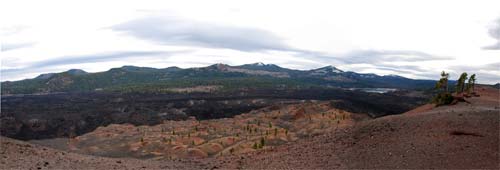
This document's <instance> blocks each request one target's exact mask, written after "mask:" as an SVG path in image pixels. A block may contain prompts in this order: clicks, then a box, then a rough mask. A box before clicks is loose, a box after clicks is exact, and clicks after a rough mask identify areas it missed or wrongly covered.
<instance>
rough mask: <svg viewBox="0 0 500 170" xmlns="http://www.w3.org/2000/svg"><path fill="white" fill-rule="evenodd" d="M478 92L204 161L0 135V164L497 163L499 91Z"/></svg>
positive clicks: (275, 166) (312, 166)
mask: <svg viewBox="0 0 500 170" xmlns="http://www.w3.org/2000/svg"><path fill="white" fill-rule="evenodd" d="M478 93H479V94H480V95H481V97H473V98H467V99H466V100H467V101H469V102H470V103H458V104H456V105H452V106H441V107H437V108H433V107H431V106H423V107H421V108H417V109H416V110H414V111H410V112H407V113H404V114H400V115H393V116H386V117H382V118H377V119H373V120H366V121H356V122H355V123H347V124H345V126H340V127H339V128H333V129H329V130H326V131H325V132H324V133H321V134H318V135H317V136H312V137H305V138H300V139H298V140H295V141H294V142H287V143H285V144H281V145H275V146H269V147H267V148H264V149H258V150H256V151H252V152H244V153H241V154H225V155H224V156H211V157H207V158H202V159H161V160H153V159H133V158H104V157H96V156H87V155H81V154H76V153H68V152H66V151H59V150H55V149H51V148H47V147H44V146H39V145H36V144H30V143H26V142H21V141H17V140H13V139H9V138H5V137H2V138H1V149H0V156H1V157H0V158H1V162H0V163H1V164H0V169H10V168H15V169H37V168H41V169H46V168H47V169H48V168H50V169H55V168H57V169H68V168H72V169H73V168H76V169H126V168H128V169H140V168H146V169H214V168H221V169H345V168H352V169H361V168H370V169H409V168H410V169H414V168H416V169H428V168H439V169H499V168H500V167H499V163H500V162H499V134H500V132H499V128H500V124H499V122H500V108H499V104H500V96H499V91H498V89H493V88H489V87H481V88H478ZM317 116H318V117H321V116H322V115H317ZM243 118H245V116H243ZM269 119H270V120H273V119H272V118H269ZM309 119H311V118H309ZM318 120H319V119H318Z"/></svg>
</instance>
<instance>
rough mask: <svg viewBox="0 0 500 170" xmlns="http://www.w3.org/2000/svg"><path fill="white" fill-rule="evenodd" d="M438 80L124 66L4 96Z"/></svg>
mask: <svg viewBox="0 0 500 170" xmlns="http://www.w3.org/2000/svg"><path fill="white" fill-rule="evenodd" d="M434 83H435V81H432V80H413V79H408V78H405V77H401V76H395V75H389V76H379V75H376V74H361V73H355V72H344V71H342V70H340V69H337V68H335V67H333V66H327V67H322V68H318V69H313V70H294V69H287V68H282V67H280V66H277V65H274V64H263V63H254V64H245V65H240V66H229V65H226V64H214V65H210V66H208V67H201V68H187V69H182V68H178V67H168V68H162V69H157V68H149V67H135V66H123V67H120V68H112V69H110V70H108V71H104V72H97V73H87V72H85V71H83V70H79V69H71V70H68V71H65V72H61V73H49V74H41V75H39V76H37V77H35V78H33V79H26V80H21V81H12V82H11V81H6V82H2V84H1V87H2V94H4V95H5V94H39V93H54V92H93V91H113V92H124V93H125V92H145V93H148V92H152V93H163V92H189V91H202V92H211V91H221V90H223V91H224V90H236V89H240V90H241V89H248V88H271V89H275V88H279V89H297V88H312V87H317V88H332V87H340V88H401V89H429V88H432V87H433V86H434Z"/></svg>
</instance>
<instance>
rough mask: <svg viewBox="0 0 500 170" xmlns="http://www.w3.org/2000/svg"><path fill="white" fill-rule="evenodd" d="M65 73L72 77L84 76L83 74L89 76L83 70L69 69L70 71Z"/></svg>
mask: <svg viewBox="0 0 500 170" xmlns="http://www.w3.org/2000/svg"><path fill="white" fill-rule="evenodd" d="M65 73H68V74H70V75H83V74H88V73H87V72H86V71H84V70H81V69H69V70H68V71H65Z"/></svg>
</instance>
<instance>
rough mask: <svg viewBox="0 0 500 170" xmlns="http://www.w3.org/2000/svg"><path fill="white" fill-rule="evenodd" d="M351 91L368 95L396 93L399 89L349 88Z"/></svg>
mask: <svg viewBox="0 0 500 170" xmlns="http://www.w3.org/2000/svg"><path fill="white" fill-rule="evenodd" d="M349 90H353V91H354V90H360V91H364V92H368V93H387V92H394V91H397V90H398V89H393V88H349Z"/></svg>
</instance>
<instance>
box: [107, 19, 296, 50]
mask: <svg viewBox="0 0 500 170" xmlns="http://www.w3.org/2000/svg"><path fill="white" fill-rule="evenodd" d="M111 29H112V30H114V31H119V32H123V33H126V34H128V35H131V36H134V37H137V38H140V39H145V40H150V41H153V42H156V43H160V44H165V45H186V46H199V47H209V48H226V49H233V50H239V51H266V50H277V51H294V50H295V49H294V48H292V47H290V46H288V45H287V44H285V43H284V41H283V39H281V38H280V37H278V36H277V35H275V34H273V33H271V32H268V31H266V30H262V29H257V28H244V27H236V26H227V25H218V24H212V23H205V22H198V21H192V20H184V19H181V18H175V17H171V16H149V17H144V18H138V19H134V20H131V21H128V22H125V23H121V24H118V25H114V26H112V27H111Z"/></svg>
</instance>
